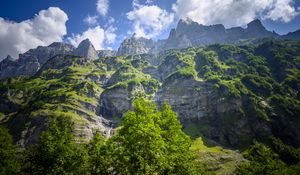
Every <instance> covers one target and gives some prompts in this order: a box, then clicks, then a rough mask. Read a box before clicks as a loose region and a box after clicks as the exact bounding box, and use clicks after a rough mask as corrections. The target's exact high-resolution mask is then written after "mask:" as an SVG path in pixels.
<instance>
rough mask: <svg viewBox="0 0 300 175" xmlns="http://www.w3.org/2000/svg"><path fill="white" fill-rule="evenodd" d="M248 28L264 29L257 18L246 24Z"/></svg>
mask: <svg viewBox="0 0 300 175" xmlns="http://www.w3.org/2000/svg"><path fill="white" fill-rule="evenodd" d="M247 28H248V29H266V28H265V27H264V25H263V24H262V22H261V21H260V20H259V19H255V20H253V21H251V22H249V23H248V24H247Z"/></svg>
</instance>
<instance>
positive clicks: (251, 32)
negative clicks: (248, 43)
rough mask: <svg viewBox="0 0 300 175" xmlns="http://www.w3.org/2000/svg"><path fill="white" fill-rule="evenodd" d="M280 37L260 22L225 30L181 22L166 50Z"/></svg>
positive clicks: (166, 43) (171, 36) (189, 21)
mask: <svg viewBox="0 0 300 175" xmlns="http://www.w3.org/2000/svg"><path fill="white" fill-rule="evenodd" d="M265 37H278V34H276V33H274V32H270V31H267V30H266V28H265V27H264V26H263V25H262V23H261V22H260V20H254V21H252V22H250V23H249V24H248V25H247V28H246V29H243V28H241V27H234V28H230V29H225V27H224V26H223V25H222V24H217V25H211V26H205V25H201V24H198V23H196V22H194V21H191V20H190V19H185V20H180V21H179V22H178V24H177V27H176V29H172V30H171V32H170V35H169V38H168V39H167V40H166V42H165V45H164V49H174V48H186V47H191V46H203V45H208V44H212V43H224V44H231V43H236V42H238V41H239V40H241V39H254V38H255V39H258V38H265Z"/></svg>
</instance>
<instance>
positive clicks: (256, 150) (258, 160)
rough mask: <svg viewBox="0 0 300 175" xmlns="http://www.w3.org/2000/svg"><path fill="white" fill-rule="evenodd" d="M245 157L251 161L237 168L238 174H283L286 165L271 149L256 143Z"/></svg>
mask: <svg viewBox="0 0 300 175" xmlns="http://www.w3.org/2000/svg"><path fill="white" fill-rule="evenodd" d="M244 156H245V157H246V158H247V159H248V160H249V161H250V162H249V163H248V162H247V163H244V164H241V165H239V166H238V167H237V170H236V174H241V175H242V174H278V175H279V174H282V173H281V170H283V169H284V168H285V167H286V165H285V163H284V162H282V161H281V160H280V159H279V157H278V155H277V154H276V153H274V152H273V151H272V149H270V148H269V147H267V146H265V145H263V144H261V143H255V144H254V145H253V146H251V147H250V148H249V149H248V150H247V151H246V152H245V153H244Z"/></svg>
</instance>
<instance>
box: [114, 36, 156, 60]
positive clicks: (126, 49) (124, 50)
mask: <svg viewBox="0 0 300 175" xmlns="http://www.w3.org/2000/svg"><path fill="white" fill-rule="evenodd" d="M154 44H155V42H154V41H153V40H151V39H146V38H142V37H141V38H138V37H136V35H135V34H133V36H132V37H131V38H129V39H125V40H124V41H123V42H122V43H121V45H120V47H119V49H118V52H117V55H135V54H143V53H148V52H149V51H150V50H151V49H152V48H153V47H154Z"/></svg>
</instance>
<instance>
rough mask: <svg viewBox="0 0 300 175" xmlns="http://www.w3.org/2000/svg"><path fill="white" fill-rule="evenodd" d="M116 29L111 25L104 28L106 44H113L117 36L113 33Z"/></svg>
mask: <svg viewBox="0 0 300 175" xmlns="http://www.w3.org/2000/svg"><path fill="white" fill-rule="evenodd" d="M116 30H117V29H116V28H115V27H113V26H110V27H108V28H107V29H106V30H105V32H104V34H105V40H106V43H107V44H113V43H114V42H115V40H116V37H117V35H116V33H115V32H116Z"/></svg>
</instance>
